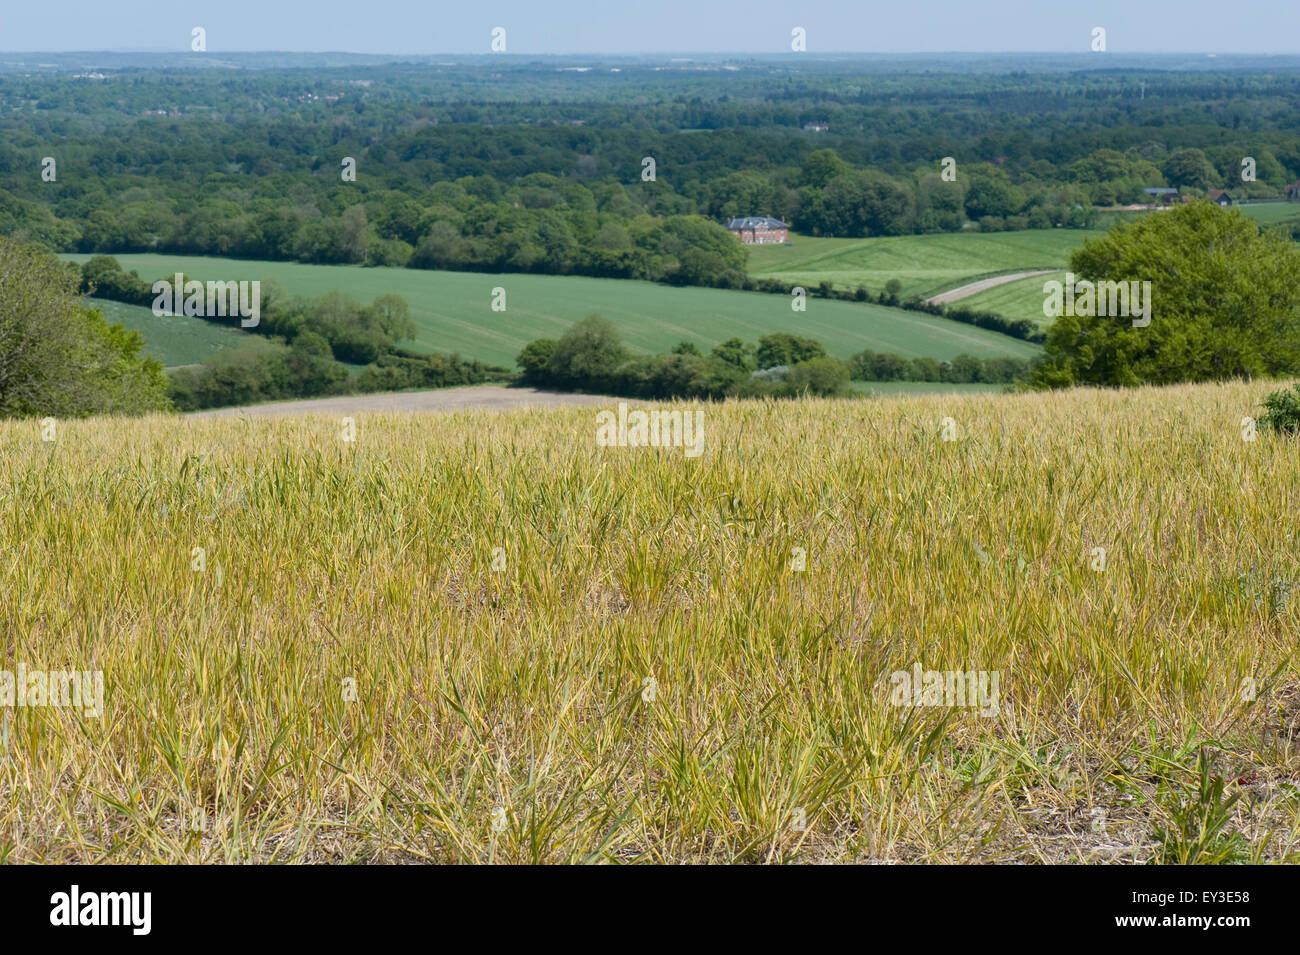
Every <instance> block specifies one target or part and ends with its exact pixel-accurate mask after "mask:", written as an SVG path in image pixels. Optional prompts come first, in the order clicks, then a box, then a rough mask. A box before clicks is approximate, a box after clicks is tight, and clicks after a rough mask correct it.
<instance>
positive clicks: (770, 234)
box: [727, 216, 790, 245]
mask: <svg viewBox="0 0 1300 955" xmlns="http://www.w3.org/2000/svg"><path fill="white" fill-rule="evenodd" d="M727 228H728V229H730V230H731V231H732V232H733V233H735V235H736V238H738V239H739V240H740V241H741V242H743V243H745V245H780V244H782V243H784V242H785V241H786V239H787V238H788V236H789V234H790V227H789V226H788V225H786V224H785V223H784V222H782V221H781V220H780V219H773V218H771V217H770V216H747V217H745V218H744V219H732V220H731V221H730V222H728V223H727Z"/></svg>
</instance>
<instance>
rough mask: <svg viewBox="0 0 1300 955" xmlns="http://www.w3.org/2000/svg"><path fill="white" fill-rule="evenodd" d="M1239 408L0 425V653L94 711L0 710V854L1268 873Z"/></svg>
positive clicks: (1288, 486) (1261, 510) (1280, 705)
mask: <svg viewBox="0 0 1300 955" xmlns="http://www.w3.org/2000/svg"><path fill="white" fill-rule="evenodd" d="M1266 390H1267V388H1266V387H1263V386H1260V385H1231V386H1223V387H1185V388H1174V389H1166V390H1159V391H1156V390H1147V391H1137V392H1127V393H1122V394H1114V393H1100V392H1093V391H1078V392H1073V393H1068V394H1062V395H1052V396H1042V395H1027V396H987V397H954V396H934V397H925V398H906V399H899V400H884V401H873V402H854V401H843V402H820V401H809V402H803V403H731V404H727V405H725V406H713V407H709V408H707V409H706V411H705V435H706V445H705V447H706V450H705V453H704V455H703V456H702V457H700V458H695V459H690V458H687V457H686V456H685V455H684V454H683V453H682V451H681V450H680V449H677V450H656V449H648V448H599V447H596V446H595V442H594V433H595V422H594V413H593V410H592V409H589V408H587V409H584V408H575V409H562V410H546V411H511V412H497V413H465V414H457V415H446V416H428V415H418V414H376V415H368V416H361V417H359V418H358V428H359V431H358V437H357V440H356V442H355V443H354V444H345V443H343V442H341V441H340V440H339V437H338V432H339V421H338V419H337V418H332V417H320V416H310V417H302V418H266V419H251V420H239V419H205V420H180V419H173V418H167V417H153V418H145V419H136V420H123V419H96V420H90V421H84V422H68V423H61V424H60V426H59V428H60V430H59V433H58V440H57V442H56V443H52V444H51V443H43V442H42V441H41V440H40V435H39V428H38V426H37V424H36V423H34V422H19V423H7V424H0V488H2V489H3V491H2V493H3V498H2V502H3V503H2V505H0V566H2V567H3V579H4V582H5V593H4V601H3V605H2V606H0V669H3V668H8V669H10V670H13V669H14V668H15V667H16V665H17V664H18V663H19V662H21V663H24V664H25V665H27V666H28V667H41V668H44V669H47V670H52V669H58V668H60V667H75V668H77V669H92V668H97V669H102V670H103V671H104V678H105V683H106V701H105V704H106V709H105V713H104V715H103V717H102V718H101V719H92V718H87V717H85V716H84V715H82V714H80V713H79V712H78V711H75V710H71V709H56V708H44V709H36V708H12V709H8V710H4V709H0V752H3V754H4V755H3V756H2V757H0V858H4V859H6V860H8V861H10V862H63V861H78V862H105V861H109V862H162V861H167V862H174V861H188V862H233V861H242V860H252V861H264V862H269V861H274V862H354V861H382V862H423V861H453V862H467V861H468V862H480V861H482V862H487V861H495V862H521V861H539V862H577V861H651V862H660V861H671V862H678V861H721V862H731V861H791V860H805V861H836V862H838V861H918V862H920V861H924V862H993V861H998V862H1005V861H1026V862H1034V861H1083V862H1102V861H1147V860H1150V859H1166V860H1185V861H1227V860H1232V859H1239V860H1256V861H1260V860H1290V861H1295V860H1296V859H1297V856H1298V845H1300V843H1298V841H1297V840H1298V838H1300V819H1298V815H1297V799H1298V797H1297V789H1296V784H1297V774H1298V773H1300V740H1298V739H1297V735H1296V731H1297V719H1298V718H1300V675H1298V674H1297V664H1296V659H1295V654H1294V651H1295V648H1296V633H1297V621H1298V619H1300V608H1298V607H1297V601H1296V599H1294V598H1293V597H1292V596H1291V589H1290V588H1291V586H1292V584H1294V583H1295V582H1296V581H1297V580H1300V540H1298V539H1297V536H1298V534H1297V532H1298V531H1300V522H1297V519H1296V513H1297V490H1296V489H1297V487H1298V486H1300V484H1298V482H1297V476H1298V474H1300V447H1298V446H1297V443H1296V442H1295V441H1288V440H1286V439H1282V438H1277V437H1273V436H1271V435H1268V434H1261V435H1260V436H1259V439H1258V440H1257V441H1255V442H1253V443H1248V442H1245V441H1243V440H1242V437H1241V432H1240V427H1239V426H1240V421H1241V418H1242V417H1243V416H1244V415H1248V414H1253V413H1257V411H1258V409H1257V408H1256V407H1255V406H1256V404H1257V402H1258V400H1259V399H1260V397H1261V395H1262V394H1263V392H1264V391H1266ZM945 416H951V417H952V418H953V419H955V421H956V423H957V426H958V434H957V440H956V441H954V442H943V441H941V440H940V439H939V426H938V421H939V419H940V418H942V417H945ZM196 546H200V547H203V548H205V551H206V569H205V570H204V571H202V572H196V571H194V570H192V569H191V549H192V548H194V547H196ZM1097 546H1101V547H1105V548H1106V551H1107V567H1106V569H1105V571H1104V572H1096V571H1094V570H1093V569H1092V568H1091V567H1090V561H1091V556H1090V552H1091V550H1092V548H1094V547H1097ZM494 547H502V548H504V550H505V559H506V566H505V569H504V570H499V571H498V570H493V569H492V559H493V558H492V548H494ZM793 547H803V548H805V549H806V550H807V570H806V571H804V572H802V573H800V572H796V571H793V570H791V569H790V565H789V562H790V554H791V548H793ZM916 662H920V663H921V664H922V665H923V666H924V667H925V668H926V669H938V670H945V669H962V670H967V669H975V670H988V671H998V672H999V673H1000V678H1001V706H1000V709H999V712H998V713H997V715H996V716H993V717H983V716H981V715H980V714H979V713H978V712H977V711H975V710H972V709H966V708H951V709H948V708H917V709H914V708H911V707H899V706H893V705H891V702H890V687H889V674H890V673H891V671H895V670H906V669H910V668H911V666H912V665H913V663H916ZM646 677H653V678H654V679H655V680H656V681H657V685H658V693H657V696H656V698H655V699H654V700H653V701H651V702H647V701H645V700H643V698H642V687H643V681H644V680H645V678H646ZM1247 677H1253V678H1255V679H1256V680H1258V681H1259V688H1260V692H1259V695H1258V697H1257V698H1256V699H1254V700H1250V699H1247V698H1245V697H1247V696H1249V695H1250V694H1243V691H1242V685H1243V680H1244V679H1245V678H1247ZM348 679H352V680H355V681H356V684H355V685H356V699H355V701H349V700H348V699H345V696H346V694H345V691H344V681H345V680H348ZM1201 754H1204V755H1203V757H1202V756H1201ZM1201 758H1203V759H1204V760H1205V763H1204V766H1203V767H1202V766H1201V764H1200V763H1199V762H1198V760H1199V759H1201ZM1198 768H1205V769H1206V771H1207V775H1206V776H1204V777H1203V776H1201V775H1198ZM1216 775H1217V776H1223V777H1226V787H1225V788H1224V790H1223V793H1222V794H1219V793H1218V792H1217V790H1216V789H1215V788H1214V782H1213V780H1214V776H1216ZM1207 780H1208V781H1207ZM1234 796H1239V797H1240V798H1239V799H1237V801H1235V802H1233V799H1232V797H1234ZM498 806H500V807H503V808H504V810H505V817H504V821H505V823H506V825H505V827H504V829H503V830H502V831H494V828H493V826H492V818H493V811H494V809H496V807H498ZM799 810H802V814H803V816H805V817H806V819H807V826H806V828H804V827H801V826H799V825H797V824H795V823H796V821H797V819H798V818H799V815H800V813H799Z"/></svg>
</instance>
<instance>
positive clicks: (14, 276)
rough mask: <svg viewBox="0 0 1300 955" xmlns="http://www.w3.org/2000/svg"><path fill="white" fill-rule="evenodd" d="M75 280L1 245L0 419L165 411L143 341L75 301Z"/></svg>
mask: <svg viewBox="0 0 1300 955" xmlns="http://www.w3.org/2000/svg"><path fill="white" fill-rule="evenodd" d="M79 284H80V273H79V271H78V270H77V269H75V268H69V267H66V266H64V265H61V264H60V263H59V262H58V260H57V259H55V258H54V257H53V256H50V255H48V254H46V253H44V252H42V251H41V250H40V249H38V248H36V247H34V246H27V245H22V244H19V243H17V242H14V241H12V240H10V239H6V238H2V237H0V417H23V416H44V415H49V416H53V417H76V416H82V415H90V414H143V413H145V412H149V411H165V410H170V408H171V402H170V401H169V400H168V398H167V379H166V377H165V376H164V375H163V370H162V365H161V364H160V363H159V362H157V361H156V360H154V359H152V358H148V357H145V356H143V355H142V354H141V350H142V348H143V346H144V341H143V339H141V338H140V336H139V335H138V334H136V333H135V332H131V331H127V330H126V329H125V328H123V327H122V326H121V325H109V324H108V323H107V322H105V321H104V319H103V318H102V317H101V316H100V314H99V312H97V311H94V310H92V309H87V308H84V307H83V306H82V305H81V300H80V298H79V297H78V285H79Z"/></svg>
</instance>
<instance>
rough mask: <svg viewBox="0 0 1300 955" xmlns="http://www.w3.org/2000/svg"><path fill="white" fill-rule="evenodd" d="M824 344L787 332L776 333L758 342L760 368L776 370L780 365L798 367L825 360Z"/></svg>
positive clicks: (765, 336)
mask: <svg viewBox="0 0 1300 955" xmlns="http://www.w3.org/2000/svg"><path fill="white" fill-rule="evenodd" d="M825 357H826V349H825V348H823V347H822V343H821V342H819V341H816V340H814V339H811V338H801V337H800V336H798V335H790V334H788V333H786V332H774V333H772V334H771V335H764V336H763V337H762V338H760V339H759V340H758V354H757V358H758V367H759V368H775V367H776V366H778V365H797V364H799V363H800V362H805V361H811V360H812V359H814V358H825Z"/></svg>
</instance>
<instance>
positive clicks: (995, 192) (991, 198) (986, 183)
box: [966, 176, 1025, 219]
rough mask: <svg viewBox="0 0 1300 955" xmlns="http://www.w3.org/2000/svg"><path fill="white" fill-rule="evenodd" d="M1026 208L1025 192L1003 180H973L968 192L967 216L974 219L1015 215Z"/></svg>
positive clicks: (981, 178)
mask: <svg viewBox="0 0 1300 955" xmlns="http://www.w3.org/2000/svg"><path fill="white" fill-rule="evenodd" d="M1024 207H1025V193H1024V191H1023V190H1021V189H1019V188H1018V187H1016V186H1013V185H1012V184H1011V183H1009V182H1005V181H1003V180H1001V179H992V178H985V177H982V176H981V177H979V178H972V180H971V184H970V188H969V189H967V190H966V215H968V216H970V217H971V218H972V219H982V218H984V217H985V216H999V217H1005V216H1010V215H1015V214H1016V213H1017V212H1019V211H1020V210H1021V209H1023V208H1024Z"/></svg>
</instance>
